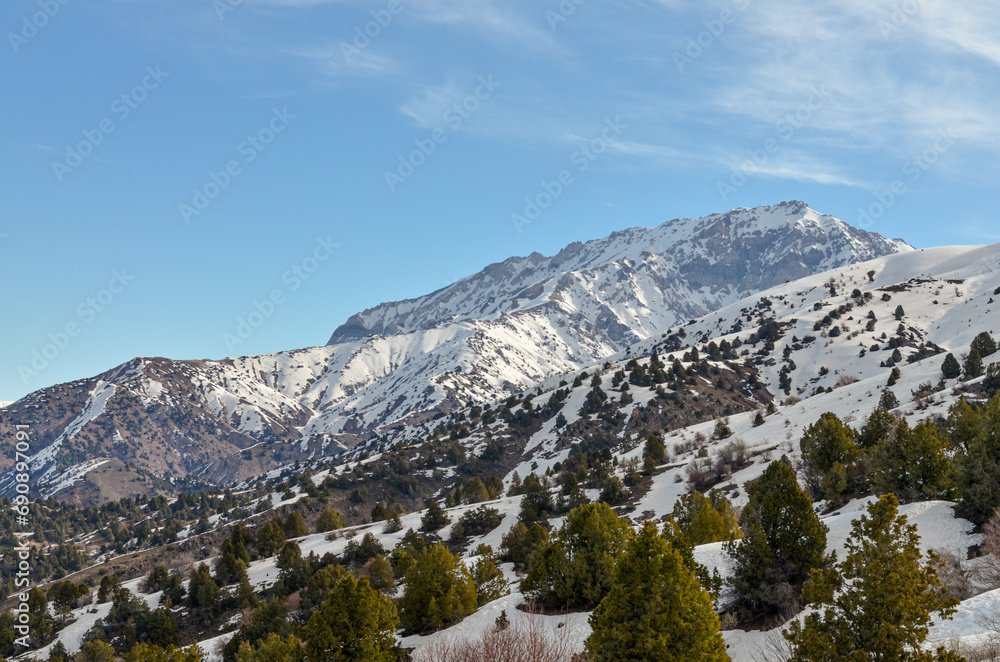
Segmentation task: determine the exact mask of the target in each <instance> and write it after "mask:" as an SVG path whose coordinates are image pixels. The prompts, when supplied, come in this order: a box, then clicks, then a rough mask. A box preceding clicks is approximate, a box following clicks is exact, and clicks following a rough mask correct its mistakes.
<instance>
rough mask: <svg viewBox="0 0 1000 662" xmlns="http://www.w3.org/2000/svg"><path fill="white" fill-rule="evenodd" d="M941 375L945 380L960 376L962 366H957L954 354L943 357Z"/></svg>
mask: <svg viewBox="0 0 1000 662" xmlns="http://www.w3.org/2000/svg"><path fill="white" fill-rule="evenodd" d="M941 374H942V375H943V376H944V378H945V379H958V378H959V377H961V376H962V366H961V365H959V363H958V359H956V358H955V355H954V354H951V353H949V354H948V356H946V357H944V363H942V364H941Z"/></svg>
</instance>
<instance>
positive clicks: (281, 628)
mask: <svg viewBox="0 0 1000 662" xmlns="http://www.w3.org/2000/svg"><path fill="white" fill-rule="evenodd" d="M291 630H292V625H291V623H289V622H288V610H287V609H285V603H284V600H282V599H281V598H280V597H277V596H275V597H273V598H271V599H270V600H268V601H267V602H262V603H260V604H259V605H258V606H257V608H256V609H254V610H253V612H251V613H250V617H249V618H248V619H246V622H244V623H243V625H242V626H240V629H239V630H237V631H236V634H234V635H233V636H232V637H231V638H230V639H229V641H228V642H227V643H226V645H225V646H224V647H223V649H222V659H223V660H225V662H232V660H234V659H236V653H237V652H238V651H239V649H240V647H241V646H242V645H243V644H244V643H249V644H254V643H255V642H257V641H259V640H261V639H265V638H267V637H268V636H269V635H271V634H277V635H279V636H284V635H286V634H289V633H290V632H291Z"/></svg>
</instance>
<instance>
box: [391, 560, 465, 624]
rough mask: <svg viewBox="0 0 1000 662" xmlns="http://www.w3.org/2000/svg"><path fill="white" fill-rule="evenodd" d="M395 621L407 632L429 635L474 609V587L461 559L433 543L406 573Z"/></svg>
mask: <svg viewBox="0 0 1000 662" xmlns="http://www.w3.org/2000/svg"><path fill="white" fill-rule="evenodd" d="M405 586H406V588H405V590H404V592H403V597H402V598H401V599H400V601H399V618H400V622H401V623H402V625H403V627H404V628H405V629H406V630H407V632H411V633H416V632H433V631H435V630H440V629H441V628H443V627H447V626H449V625H452V624H454V623H457V622H458V621H460V620H462V619H463V618H465V617H466V616H468V615H469V614H471V613H472V612H473V611H475V610H476V585H475V583H473V581H472V577H471V575H470V574H469V571H468V569H467V568H466V567H465V564H464V563H462V561H461V559H459V558H458V557H457V556H455V555H454V554H452V553H451V552H449V551H448V548H447V547H445V546H444V545H443V544H441V543H437V544H435V545H432V546H430V547H428V548H427V549H425V550H424V551H423V552H421V553H420V556H418V557H417V562H416V564H415V565H414V566H413V567H412V568H410V571H409V572H408V573H406V584H405Z"/></svg>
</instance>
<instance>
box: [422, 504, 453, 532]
mask: <svg viewBox="0 0 1000 662" xmlns="http://www.w3.org/2000/svg"><path fill="white" fill-rule="evenodd" d="M450 521H451V520H450V519H448V515H447V514H446V513H445V512H444V508H442V507H441V504H439V503H438V502H437V501H436V500H435V499H430V500H428V501H427V512H426V513H424V516H423V517H421V518H420V530H421V531H427V532H428V533H433V532H434V531H438V530H440V529H443V528H444V527H446V526H448V523H449V522H450Z"/></svg>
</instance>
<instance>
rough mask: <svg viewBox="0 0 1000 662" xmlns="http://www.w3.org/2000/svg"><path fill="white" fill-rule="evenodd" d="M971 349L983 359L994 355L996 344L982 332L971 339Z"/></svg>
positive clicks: (985, 332) (986, 333)
mask: <svg viewBox="0 0 1000 662" xmlns="http://www.w3.org/2000/svg"><path fill="white" fill-rule="evenodd" d="M971 349H972V351H974V352H976V353H978V354H979V357H980V358H983V359H985V358H986V357H987V356H992V355H993V354H996V351H997V343H996V341H995V340H993V336H991V335H990V334H989V332H987V331H983V332H982V333H980V334H979V335H978V336H976V337H975V338H974V339H973V341H972V347H971Z"/></svg>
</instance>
